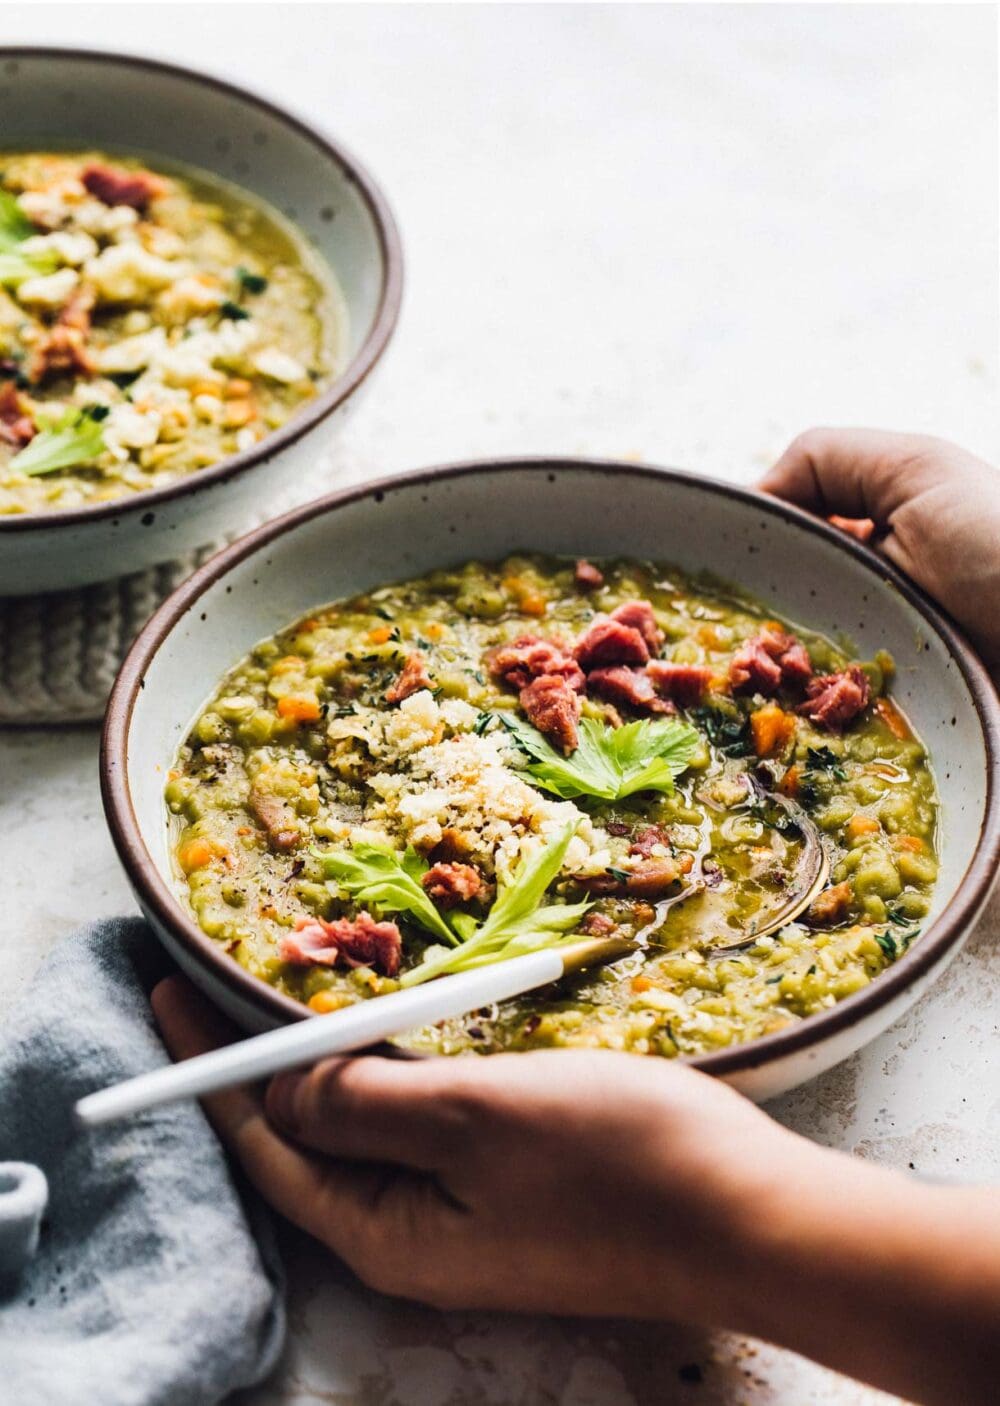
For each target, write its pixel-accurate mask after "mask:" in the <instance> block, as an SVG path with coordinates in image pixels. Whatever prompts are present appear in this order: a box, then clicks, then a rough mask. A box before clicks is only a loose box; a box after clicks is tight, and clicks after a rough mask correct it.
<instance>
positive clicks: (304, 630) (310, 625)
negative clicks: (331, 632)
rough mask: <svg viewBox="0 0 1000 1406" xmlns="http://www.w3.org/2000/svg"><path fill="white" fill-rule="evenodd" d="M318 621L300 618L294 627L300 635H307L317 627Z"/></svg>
mask: <svg viewBox="0 0 1000 1406" xmlns="http://www.w3.org/2000/svg"><path fill="white" fill-rule="evenodd" d="M319 623H320V622H319V621H318V620H300V621H299V623H298V624H297V625H296V627H295V629H296V630H297V632H298V633H299V634H300V635H308V634H311V633H312V631H313V630H317V629H319Z"/></svg>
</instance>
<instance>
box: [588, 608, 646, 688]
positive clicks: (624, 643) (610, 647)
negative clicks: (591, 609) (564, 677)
mask: <svg viewBox="0 0 1000 1406" xmlns="http://www.w3.org/2000/svg"><path fill="white" fill-rule="evenodd" d="M573 654H574V656H575V658H576V661H577V663H578V664H579V666H580V668H581V669H583V670H584V671H585V672H586V673H588V674H589V673H590V671H591V669H601V668H604V667H605V666H606V665H613V664H645V663H646V662H647V660H648V659H649V646H648V644H647V643H646V640H645V639H644V637H643V634H642V631H641V630H637V629H636V628H635V627H634V626H633V625H627V624H624V623H623V622H622V621H621V620H612V619H611V617H610V616H607V615H604V616H599V617H598V618H597V619H596V620H595V621H594V622H593V624H591V625H588V626H587V628H586V630H584V632H583V634H582V635H581V636H580V638H579V639H578V640H577V642H576V644H575V645H574V647H573Z"/></svg>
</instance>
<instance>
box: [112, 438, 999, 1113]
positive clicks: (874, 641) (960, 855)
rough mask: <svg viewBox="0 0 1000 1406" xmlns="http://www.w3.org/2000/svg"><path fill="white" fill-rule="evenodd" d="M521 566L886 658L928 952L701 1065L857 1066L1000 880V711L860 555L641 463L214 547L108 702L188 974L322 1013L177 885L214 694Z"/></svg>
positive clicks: (137, 851)
mask: <svg viewBox="0 0 1000 1406" xmlns="http://www.w3.org/2000/svg"><path fill="white" fill-rule="evenodd" d="M519 549H526V550H534V551H540V552H553V553H557V554H564V555H569V556H576V555H584V556H597V557H599V556H609V555H617V554H622V555H626V556H639V557H651V558H654V559H655V558H659V559H661V560H668V561H671V562H675V563H676V564H678V565H679V566H682V567H685V568H687V569H688V570H699V569H705V568H709V569H712V570H714V571H716V572H717V573H719V574H722V575H724V576H727V577H730V578H731V579H733V580H735V581H738V582H739V583H741V584H742V585H743V586H745V587H747V588H748V589H749V590H750V591H752V592H753V593H754V594H756V595H758V596H760V597H762V598H763V599H764V600H765V601H769V602H771V603H773V604H774V606H775V607H776V608H778V609H779V610H780V611H781V612H782V613H783V614H786V615H787V616H789V617H791V618H792V619H793V620H799V621H801V622H802V623H803V624H808V625H810V626H812V627H815V628H818V629H820V630H823V631H826V632H828V633H830V634H836V633H838V632H840V631H846V632H847V634H848V635H849V636H850V637H851V638H852V639H853V640H854V642H855V644H856V646H857V648H858V650H859V652H860V653H861V655H862V656H865V655H869V656H870V655H871V654H872V653H874V651H875V650H876V649H878V648H887V649H889V650H891V651H892V653H893V655H894V656H895V658H896V661H897V665H898V674H897V678H896V683H895V696H896V698H897V699H898V700H899V702H900V703H901V704H902V706H903V707H904V708H905V710H906V712H907V714H908V715H909V717H910V718H911V720H912V721H913V723H914V724H915V726H916V728H917V729H918V731H919V733H920V735H921V736H922V737H923V739H924V740H925V742H926V743H927V745H928V747H929V748H930V751H931V755H932V758H933V762H934V765H935V768H936V772H937V778H938V785H939V789H940V794H941V871H940V879H939V882H938V885H937V889H936V892H935V895H934V903H933V908H932V911H931V914H930V917H929V919H928V922H927V923H926V924H925V927H924V932H923V935H922V936H921V937H920V939H919V941H917V942H916V943H914V945H913V947H912V948H911V949H910V950H909V952H907V954H906V955H905V956H904V957H902V958H901V959H900V960H899V961H898V962H897V963H896V964H895V965H894V966H893V967H891V968H890V969H889V970H888V971H887V972H885V973H884V974H883V975H882V976H880V977H879V978H878V980H876V981H874V982H873V983H872V984H871V985H870V986H868V987H865V989H864V990H863V991H860V992H859V993H858V994H857V995H855V996H852V997H850V998H849V999H848V1000H846V1001H843V1002H842V1003H841V1004H840V1005H838V1006H835V1007H833V1008H832V1009H831V1010H828V1011H825V1012H823V1013H822V1014H820V1015H816V1016H813V1017H811V1018H810V1019H809V1020H805V1021H802V1022H801V1023H798V1024H795V1025H791V1026H789V1027H787V1028H785V1029H784V1030H782V1031H780V1032H779V1033H777V1034H775V1035H769V1036H767V1037H765V1038H764V1039H761V1040H757V1041H755V1042H753V1043H750V1044H746V1045H738V1046H734V1047H732V1048H730V1049H726V1050H722V1051H719V1052H717V1053H713V1054H709V1055H705V1056H703V1057H700V1058H698V1059H696V1060H694V1061H693V1062H694V1063H695V1064H696V1065H697V1066H698V1067H700V1068H702V1069H706V1070H710V1071H712V1072H713V1073H716V1074H720V1075H723V1076H724V1077H725V1078H727V1079H729V1080H731V1081H732V1082H733V1083H734V1084H736V1085H738V1086H739V1087H740V1088H742V1089H743V1090H745V1091H746V1092H747V1093H749V1094H751V1095H752V1096H753V1097H755V1098H769V1097H772V1096H774V1095H776V1094H778V1093H781V1092H782V1091H784V1090H786V1089H789V1088H791V1087H793V1086H794V1085H796V1084H799V1083H802V1082H803V1081H804V1080H806V1079H809V1078H810V1077H812V1076H813V1075H814V1074H819V1073H820V1072H822V1071H823V1070H824V1069H827V1068H828V1067H829V1066H830V1065H832V1064H835V1063H836V1062H837V1061H838V1060H841V1059H844V1058H845V1057H846V1056H847V1055H849V1054H852V1053H853V1052H854V1051H855V1050H856V1049H858V1048H859V1046H861V1045H862V1044H864V1043H865V1042H866V1041H868V1040H871V1039H873V1038H874V1037H875V1036H876V1035H878V1034H879V1033H880V1032H881V1031H882V1030H884V1029H885V1028H886V1026H887V1025H889V1024H890V1022H891V1021H893V1020H895V1019H896V1018H897V1017H898V1016H900V1015H901V1014H902V1013H903V1011H905V1010H906V1009H907V1007H908V1006H910V1005H912V1003H913V1002H914V1001H916V1000H917V998H918V997H919V996H921V995H922V994H923V992H924V991H926V990H927V987H928V986H929V985H930V983H931V982H932V981H933V980H934V978H935V977H936V976H937V975H938V974H939V973H940V972H941V971H942V970H943V968H944V967H945V965H946V964H947V963H948V962H949V961H950V960H951V959H952V958H953V957H954V956H955V954H956V953H957V952H958V951H959V949H960V947H961V945H962V943H963V941H964V940H965V937H966V935H967V934H968V932H969V929H970V927H971V925H972V924H973V922H974V921H975V919H976V916H977V915H978V913H979V911H980V909H981V908H982V906H983V904H984V903H985V902H986V899H987V897H988V895H989V892H990V889H991V887H992V884H993V881H994V878H995V875H996V872H997V866H998V863H1000V784H998V783H1000V704H998V701H997V697H996V694H995V692H994V690H993V687H992V684H991V683H990V680H989V677H988V676H987V674H986V673H985V671H984V669H983V667H982V665H981V664H980V663H979V661H978V660H977V659H976V657H975V655H974V654H973V653H972V651H971V650H970V649H969V647H968V645H966V644H965V643H964V642H963V640H962V639H961V638H960V637H959V635H958V634H957V633H956V631H955V629H954V628H953V627H952V626H951V625H950V624H949V623H948V621H947V620H945V619H944V617H943V616H942V615H941V614H940V613H939V612H938V611H937V610H936V609H935V608H934V607H933V606H932V605H931V604H930V603H929V602H928V601H927V600H926V599H925V598H924V597H923V596H921V595H920V593H919V592H917V591H916V590H915V589H914V588H913V586H911V585H910V583H909V582H908V581H907V580H906V579H905V578H904V577H902V576H901V575H900V574H899V573H898V572H897V571H895V570H894V569H893V568H892V567H891V566H889V565H887V564H886V563H885V562H884V561H882V560H881V559H880V558H879V557H877V556H875V555H874V553H872V552H870V551H869V550H868V549H867V548H864V547H861V546H859V545H858V544H857V543H856V542H854V541H853V540H851V539H849V538H846V537H844V536H843V535H841V534H839V533H837V532H835V531H833V530H832V529H831V528H829V527H827V526H826V525H825V524H824V523H821V522H817V521H816V520H815V519H813V518H811V517H808V516H807V515H806V514H804V513H802V512H799V511H798V510H797V509H794V508H789V507H786V506H784V505H783V504H781V503H778V502H777V501H775V500H774V499H771V498H763V497H761V496H759V495H757V494H754V493H750V492H747V491H744V490H741V489H736V488H732V487H729V486H727V485H724V484H721V483H718V482H713V481H711V480H708V479H703V478H697V477H694V476H693V475H689V474H682V473H675V472H671V471H667V470H659V469H652V468H639V467H636V466H635V465H630V464H615V463H588V462H581V461H577V460H559V461H550V460H535V461H523V462H522V461H518V462H510V463H499V464H497V463H492V464H491V463H487V464H467V465H459V466H453V467H448V468H440V469H431V470H428V471H426V472H423V473H417V474H411V475H407V476H406V477H403V478H397V479H390V480H386V481H385V482H383V483H381V484H375V485H372V486H370V487H366V488H364V489H355V490H352V491H349V492H345V493H340V494H337V495H335V496H333V497H329V498H326V499H323V500H321V501H320V502H317V503H311V504H309V505H307V506H306V507H304V508H300V509H298V510H297V511H295V512H293V513H290V514H288V515H287V516H285V517H283V518H281V519H279V520H278V521H277V522H274V523H270V524H268V525H267V526H265V527H262V528H260V529H259V530H258V531H256V532H253V533H251V534H250V535H249V536H247V537H245V538H243V540H242V541H240V542H237V543H235V544H234V545H233V546H232V547H229V548H227V549H226V550H225V551H223V552H220V553H219V554H218V555H216V556H215V557H214V558H213V559H212V560H211V561H209V562H208V563H207V564H206V565H205V566H204V567H202V568H201V570H200V571H198V572H197V573H196V574H195V575H194V576H193V577H192V578H191V579H190V580H189V581H188V582H187V583H186V584H185V585H184V586H182V587H181V588H180V590H179V591H177V592H176V593H175V594H174V595H173V596H172V597H171V598H170V599H169V600H168V601H167V602H166V604H165V605H163V606H162V607H161V609H160V610H159V611H158V612H157V613H156V615H154V617H153V618H152V620H151V621H150V622H149V624H148V626H147V627H146V629H145V630H144V631H143V632H142V634H141V635H140V636H139V638H138V640H137V641H136V643H135V645H134V647H133V649H132V651H131V653H130V654H129V656H128V659H127V660H126V662H125V665H124V667H123V669H122V671H121V674H120V676H119V678H118V681H117V684H116V685H115V689H114V692H113V693H112V696H111V702H110V704H109V709H108V716H107V721H106V724H105V732H104V741H103V748H102V762H101V783H102V788H103V794H104V804H105V810H106V812H107V817H108V822H109V824H110V826H111V832H112V835H113V836H114V841H115V844H116V846H117V848H118V852H119V855H120V856H121V859H122V862H123V863H124V865H125V868H126V870H127V872H128V876H129V879H130V880H131V883H132V886H133V888H134V889H135V893H136V895H137V897H138V899H139V902H140V904H141V905H142V908H143V910H144V912H145V913H146V915H147V916H148V918H149V920H150V922H151V923H152V925H153V927H154V928H155V930H156V932H157V933H158V934H159V936H160V938H161V939H162V941H163V942H164V944H165V945H166V947H167V948H168V949H169V951H170V952H171V953H172V955H173V956H174V957H175V958H176V959H177V961H178V962H179V964H180V965H181V966H182V967H183V968H184V970H185V971H186V972H188V974H189V975H190V976H191V977H192V978H193V979H194V980H195V981H196V982H197V983H198V985H199V986H201V987H202V988H203V989H204V990H205V991H207V992H208V993H209V995H210V996H211V997H212V998H213V999H214V1000H215V1001H217V1002H218V1004H219V1005H220V1006H222V1007H223V1008H224V1009H225V1010H226V1011H227V1012H228V1013H229V1014H230V1015H231V1016H232V1017H233V1018H234V1019H235V1020H237V1021H238V1022H239V1023H240V1024H241V1025H242V1026H244V1027H245V1028H246V1029H248V1030H259V1029H262V1028H264V1027H267V1026H271V1025H274V1024H275V1023H277V1022H280V1021H287V1020H292V1019H301V1018H303V1017H308V1012H307V1011H306V1010H305V1009H304V1008H303V1007H302V1006H300V1005H298V1004H297V1003H296V1002H294V1001H292V1000H291V999H290V998H288V997H285V996H283V995H281V994H280V993H278V992H277V991H275V990H273V989H272V988H271V987H269V986H267V985H265V984H264V983H263V982H260V981H258V980H256V979H255V978H254V977H251V976H250V975H249V974H248V973H246V972H245V971H244V970H243V969H242V967H240V966H238V965H237V964H236V963H235V962H233V961H231V960H230V959H229V958H228V957H227V956H226V955H225V953H224V952H223V950H222V948H221V947H220V946H218V945H217V944H216V943H213V942H212V941H211V940H210V939H209V938H207V937H206V936H205V935H204V934H203V933H202V932H201V930H200V929H199V928H198V927H197V926H196V924H195V923H194V922H193V920H192V919H191V917H190V916H189V915H188V913H187V912H186V910H185V908H184V907H183V906H182V904H181V901H180V899H179V897H178V893H177V889H176V887H175V883H174V880H173V878H172V874H171V865H170V857H169V853H168V848H169V847H168V833H167V814H166V809H165V806H164V801H163V786H164V782H165V780H166V774H167V770H168V768H169V767H170V765H171V762H172V759H173V757H174V755H175V753H176V749H177V747H178V745H179V744H180V742H181V741H182V739H183V738H184V736H185V735H186V733H187V731H188V728H189V726H190V723H191V721H192V719H193V718H194V716H195V715H196V713H197V712H198V710H199V709H200V708H201V706H202V705H203V704H204V702H205V700H206V698H208V697H209V696H210V694H211V693H212V692H213V690H214V689H215V687H216V685H217V682H218V680H219V679H220V678H221V677H222V675H223V674H224V673H225V672H226V670H228V669H229V668H230V667H231V666H232V665H234V664H235V663H236V662H237V661H238V660H239V659H240V658H241V657H242V656H243V655H244V654H245V653H246V652H247V651H248V650H249V649H250V648H251V646H252V645H254V644H255V643H256V642H257V641H259V640H261V639H263V638H265V637H267V636H269V635H272V634H274V633H275V632H276V631H278V630H279V629H281V628H282V627H284V626H285V625H287V624H289V623H290V622H291V621H293V620H295V619H297V618H299V617H300V616H302V615H304V614H307V613H308V612H309V611H310V610H312V609H313V608H314V607H315V606H316V605H318V604H320V603H324V602H327V601H332V600H336V599H338V598H342V597H344V596H350V595H354V594H355V593H356V592H359V591H362V590H366V589H369V588H371V587H373V586H376V585H378V584H379V583H381V582H385V581H388V580H394V579H405V578H407V577H412V576H420V575H423V574H424V573H425V572H427V571H430V570H432V569H434V568H435V567H441V566H446V565H449V564H455V563H458V562H460V561H463V560H467V559H468V558H471V557H480V558H496V557H501V556H503V555H504V554H506V553H508V552H512V551H515V550H519Z"/></svg>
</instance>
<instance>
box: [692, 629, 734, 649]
mask: <svg viewBox="0 0 1000 1406" xmlns="http://www.w3.org/2000/svg"><path fill="white" fill-rule="evenodd" d="M694 637H695V639H696V640H697V641H698V643H699V644H701V645H704V646H705V648H706V649H725V647H726V645H725V641H724V640H723V638H722V636H721V635H720V634H719V627H718V626H717V625H699V626H698V628H697V630H695V632H694Z"/></svg>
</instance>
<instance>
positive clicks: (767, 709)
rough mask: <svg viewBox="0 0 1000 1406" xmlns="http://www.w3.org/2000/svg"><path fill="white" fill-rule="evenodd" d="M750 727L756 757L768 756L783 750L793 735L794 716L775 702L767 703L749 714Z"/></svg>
mask: <svg viewBox="0 0 1000 1406" xmlns="http://www.w3.org/2000/svg"><path fill="white" fill-rule="evenodd" d="M750 728H751V731H752V732H753V747H754V751H755V752H756V753H757V755H758V757H770V756H773V755H774V753H775V752H780V751H783V750H784V748H785V747H786V746H787V744H788V743H789V742H790V741H791V739H792V738H793V737H794V736H795V717H794V715H793V714H791V713H786V712H785V711H784V709H782V708H779V707H778V705H777V703H768V704H766V705H765V706H764V707H763V708H758V709H757V711H756V713H754V714H753V715H752V716H751V718H750Z"/></svg>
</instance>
